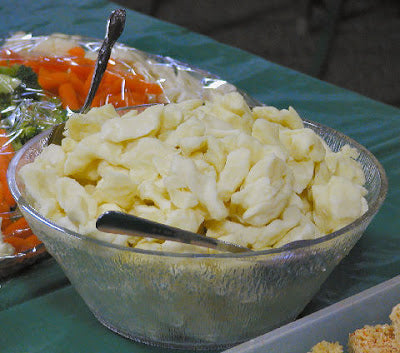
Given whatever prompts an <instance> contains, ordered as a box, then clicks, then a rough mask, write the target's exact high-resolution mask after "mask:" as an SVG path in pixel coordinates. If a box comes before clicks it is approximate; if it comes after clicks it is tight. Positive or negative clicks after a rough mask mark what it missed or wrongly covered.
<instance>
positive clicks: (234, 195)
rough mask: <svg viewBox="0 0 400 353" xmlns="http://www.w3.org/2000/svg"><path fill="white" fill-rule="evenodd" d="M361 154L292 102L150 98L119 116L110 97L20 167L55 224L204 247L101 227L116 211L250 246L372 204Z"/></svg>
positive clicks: (352, 215) (329, 226)
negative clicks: (329, 141)
mask: <svg viewBox="0 0 400 353" xmlns="http://www.w3.org/2000/svg"><path fill="white" fill-rule="evenodd" d="M356 158H357V153H356V151H355V150H353V149H352V148H350V147H349V146H345V147H344V148H342V149H341V151H339V152H337V153H334V152H332V151H331V150H330V149H329V148H328V147H327V145H326V144H325V143H324V141H323V140H322V139H321V138H320V137H319V136H317V135H316V134H315V133H314V132H313V131H312V130H311V129H308V128H304V126H303V122H302V120H301V119H300V117H299V116H298V114H297V113H296V111H295V110H294V109H293V108H289V109H288V110H286V109H283V110H278V109H276V108H274V107H267V106H265V107H264V106H260V107H255V108H253V109H251V108H249V106H248V105H247V104H246V102H245V101H244V99H243V97H242V96H241V95H240V94H238V93H228V94H225V95H214V96H213V97H212V98H211V99H210V100H208V101H202V100H197V99H196V100H188V101H185V102H181V103H176V104H175V103H174V104H172V103H171V104H169V105H166V106H163V105H157V106H153V107H150V108H148V109H146V110H145V111H143V112H141V113H137V112H136V111H131V112H129V113H127V114H125V115H124V116H122V117H119V116H118V114H117V113H116V111H115V109H114V108H113V107H112V106H111V105H107V106H104V107H101V108H93V109H92V110H91V111H90V112H89V113H88V114H86V115H81V114H75V115H73V116H71V118H70V119H69V120H68V122H67V124H66V132H65V138H64V139H63V141H62V145H61V146H55V145H51V146H48V147H46V148H45V149H44V150H43V152H42V153H41V155H39V156H38V157H37V158H36V160H35V161H34V162H33V163H31V164H28V165H26V166H24V167H23V168H22V169H21V171H20V175H21V177H22V180H23V182H24V183H25V187H26V192H27V194H28V196H29V198H30V199H31V200H32V202H33V205H34V207H35V208H36V209H37V210H38V211H39V212H40V213H41V214H43V215H44V216H45V217H48V218H49V219H51V220H53V221H54V222H55V223H57V224H59V225H62V226H64V227H66V228H69V229H71V230H73V231H77V232H79V233H83V234H87V235H90V236H93V237H96V238H99V239H103V240H106V241H109V242H111V243H116V244H124V245H126V246H130V247H136V248H141V249H150V250H160V251H173V252H175V251H176V252H193V251H195V252H211V251H212V250H209V249H205V248H200V247H193V246H190V245H184V244H180V243H175V242H170V241H165V242H163V241H159V240H156V239H151V238H141V237H127V236H123V235H114V234H108V233H102V232H99V231H97V229H96V228H95V221H96V218H97V217H98V216H99V215H100V214H102V213H103V212H105V211H108V210H117V211H123V212H127V213H130V214H134V215H136V216H139V217H144V218H147V219H151V220H153V221H156V222H160V223H165V224H168V225H171V226H174V227H179V228H183V229H186V230H190V231H193V232H203V233H205V235H206V236H210V237H215V238H219V239H221V240H225V241H230V242H234V243H237V244H240V245H242V246H247V247H249V248H251V249H254V250H263V249H268V248H273V247H279V246H282V245H285V244H287V243H289V242H292V241H295V240H300V239H313V238H317V237H320V236H321V235H324V234H327V233H329V232H332V231H335V230H337V229H339V228H341V227H343V226H344V225H346V224H348V223H350V222H352V221H353V220H355V219H356V218H358V217H360V216H361V215H362V214H363V213H364V212H365V211H366V210H367V202H366V200H365V199H364V195H365V194H366V190H365V189H364V188H363V186H362V185H363V184H364V182H365V179H364V174H363V171H362V169H361V166H360V165H359V163H358V162H357V161H356Z"/></svg>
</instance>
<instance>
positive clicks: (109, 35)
mask: <svg viewBox="0 0 400 353" xmlns="http://www.w3.org/2000/svg"><path fill="white" fill-rule="evenodd" d="M125 18H126V11H125V10H124V9H117V10H114V11H113V12H111V15H110V17H109V19H108V21H107V28H106V35H105V37H104V40H103V44H102V45H101V48H100V50H99V54H98V55H97V60H96V66H95V69H94V73H93V77H92V82H91V84H90V89H89V93H88V95H87V96H86V100H85V103H84V104H83V106H82V108H81V109H79V111H78V113H82V114H85V113H87V111H88V110H89V109H90V105H91V104H92V101H93V98H94V96H95V95H96V92H97V89H98V88H99V85H100V82H101V79H102V78H103V75H104V72H105V71H106V68H107V64H108V60H109V59H110V55H111V50H112V48H113V46H114V44H115V42H116V41H117V39H118V38H119V37H120V36H121V34H122V31H123V30H124V26H125ZM64 128H65V122H64V123H61V124H58V125H56V126H54V127H53V129H52V131H51V132H50V135H49V139H48V141H47V144H48V145H50V144H52V143H53V144H56V145H60V144H61V140H62V139H63V132H64Z"/></svg>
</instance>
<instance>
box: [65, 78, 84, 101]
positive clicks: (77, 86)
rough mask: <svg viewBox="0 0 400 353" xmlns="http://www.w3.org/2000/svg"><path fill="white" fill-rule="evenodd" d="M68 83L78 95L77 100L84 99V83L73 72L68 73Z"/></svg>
mask: <svg viewBox="0 0 400 353" xmlns="http://www.w3.org/2000/svg"><path fill="white" fill-rule="evenodd" d="M69 81H70V82H71V84H72V86H73V87H74V90H75V92H76V93H77V94H78V98H83V99H84V98H86V92H85V88H84V83H85V82H84V81H82V80H81V79H80V78H79V77H78V75H77V74H76V73H74V72H70V73H69Z"/></svg>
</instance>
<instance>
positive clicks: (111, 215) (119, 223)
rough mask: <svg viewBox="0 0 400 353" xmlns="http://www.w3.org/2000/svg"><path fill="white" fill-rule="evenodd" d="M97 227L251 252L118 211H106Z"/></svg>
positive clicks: (128, 233) (226, 249)
mask: <svg viewBox="0 0 400 353" xmlns="http://www.w3.org/2000/svg"><path fill="white" fill-rule="evenodd" d="M96 228H97V229H98V230H100V231H102V232H107V233H114V234H125V235H134V236H142V237H148V238H155V239H161V240H172V241H177V242H180V243H185V244H191V245H197V246H203V247H206V248H211V249H215V250H219V251H224V252H232V253H242V252H251V250H250V249H248V248H246V247H243V246H240V245H236V244H232V243H228V242H225V241H222V240H218V239H214V238H210V237H206V236H204V235H200V234H197V233H192V232H189V231H186V230H183V229H179V228H175V227H171V226H167V225H165V224H160V223H157V222H153V221H150V220H147V219H144V218H140V217H136V216H133V215H130V214H127V213H122V212H116V211H108V212H105V213H103V214H102V215H101V216H100V217H99V218H97V222H96Z"/></svg>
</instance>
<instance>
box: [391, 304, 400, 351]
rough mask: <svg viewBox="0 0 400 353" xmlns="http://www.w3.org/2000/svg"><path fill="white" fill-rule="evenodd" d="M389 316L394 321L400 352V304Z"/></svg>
mask: <svg viewBox="0 0 400 353" xmlns="http://www.w3.org/2000/svg"><path fill="white" fill-rule="evenodd" d="M389 318H390V320H391V321H392V326H393V331H394V336H395V340H396V342H397V345H398V346H399V352H400V304H397V305H396V306H395V307H394V308H393V309H392V313H391V314H390V316H389Z"/></svg>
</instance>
